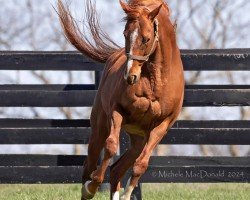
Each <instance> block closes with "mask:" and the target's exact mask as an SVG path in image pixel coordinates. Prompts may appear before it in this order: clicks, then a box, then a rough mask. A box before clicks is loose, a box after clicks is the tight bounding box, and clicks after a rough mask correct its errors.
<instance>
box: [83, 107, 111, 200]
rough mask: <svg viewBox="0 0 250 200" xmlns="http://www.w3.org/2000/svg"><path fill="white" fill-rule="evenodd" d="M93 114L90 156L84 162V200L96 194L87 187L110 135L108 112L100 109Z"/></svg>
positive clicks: (89, 147)
mask: <svg viewBox="0 0 250 200" xmlns="http://www.w3.org/2000/svg"><path fill="white" fill-rule="evenodd" d="M96 113H97V112H94V113H92V114H91V119H90V120H91V128H92V134H91V136H90V140H89V146H88V157H87V160H86V161H85V163H84V171H83V177H82V182H83V188H82V200H84V199H91V198H92V197H93V196H94V195H93V193H90V192H89V191H88V190H87V189H86V185H87V183H88V181H89V180H91V177H90V175H91V174H92V173H93V171H95V170H96V169H97V164H98V160H99V157H100V154H101V151H102V149H103V147H104V144H105V141H106V139H107V137H108V128H107V125H106V119H107V117H106V114H105V113H104V111H102V110H101V111H99V112H98V115H97V114H96Z"/></svg>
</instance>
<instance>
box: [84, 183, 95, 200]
mask: <svg viewBox="0 0 250 200" xmlns="http://www.w3.org/2000/svg"><path fill="white" fill-rule="evenodd" d="M89 183H90V181H87V182H86V183H85V184H84V185H83V186H82V198H81V200H88V199H93V198H94V196H95V194H92V193H91V192H90V191H89V189H88V184H89Z"/></svg>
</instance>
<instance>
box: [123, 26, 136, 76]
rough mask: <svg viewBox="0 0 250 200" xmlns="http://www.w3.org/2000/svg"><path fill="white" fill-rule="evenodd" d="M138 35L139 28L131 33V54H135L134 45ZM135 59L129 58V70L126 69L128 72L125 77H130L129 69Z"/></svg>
mask: <svg viewBox="0 0 250 200" xmlns="http://www.w3.org/2000/svg"><path fill="white" fill-rule="evenodd" d="M137 37H138V28H137V29H135V30H134V32H133V33H132V34H131V35H130V43H131V46H130V51H129V54H130V55H133V47H134V44H135V41H136V39H137ZM133 62H134V61H133V60H132V59H128V65H127V71H126V74H125V77H124V78H125V79H127V78H128V75H129V71H130V69H131V67H132V66H133Z"/></svg>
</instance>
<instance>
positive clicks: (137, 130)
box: [122, 124, 146, 137]
mask: <svg viewBox="0 0 250 200" xmlns="http://www.w3.org/2000/svg"><path fill="white" fill-rule="evenodd" d="M122 129H123V130H124V131H126V132H127V133H128V134H133V135H139V136H142V137H144V135H145V133H146V131H145V130H143V129H142V128H141V127H140V126H138V125H136V124H126V125H123V126H122Z"/></svg>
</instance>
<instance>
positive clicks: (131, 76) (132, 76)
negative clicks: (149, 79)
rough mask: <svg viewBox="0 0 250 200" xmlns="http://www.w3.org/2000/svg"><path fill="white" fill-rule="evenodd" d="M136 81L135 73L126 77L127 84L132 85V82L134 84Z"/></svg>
mask: <svg viewBox="0 0 250 200" xmlns="http://www.w3.org/2000/svg"><path fill="white" fill-rule="evenodd" d="M137 82H138V76H136V75H130V76H128V78H127V83H128V84H129V85H134V84H136V83H137Z"/></svg>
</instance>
